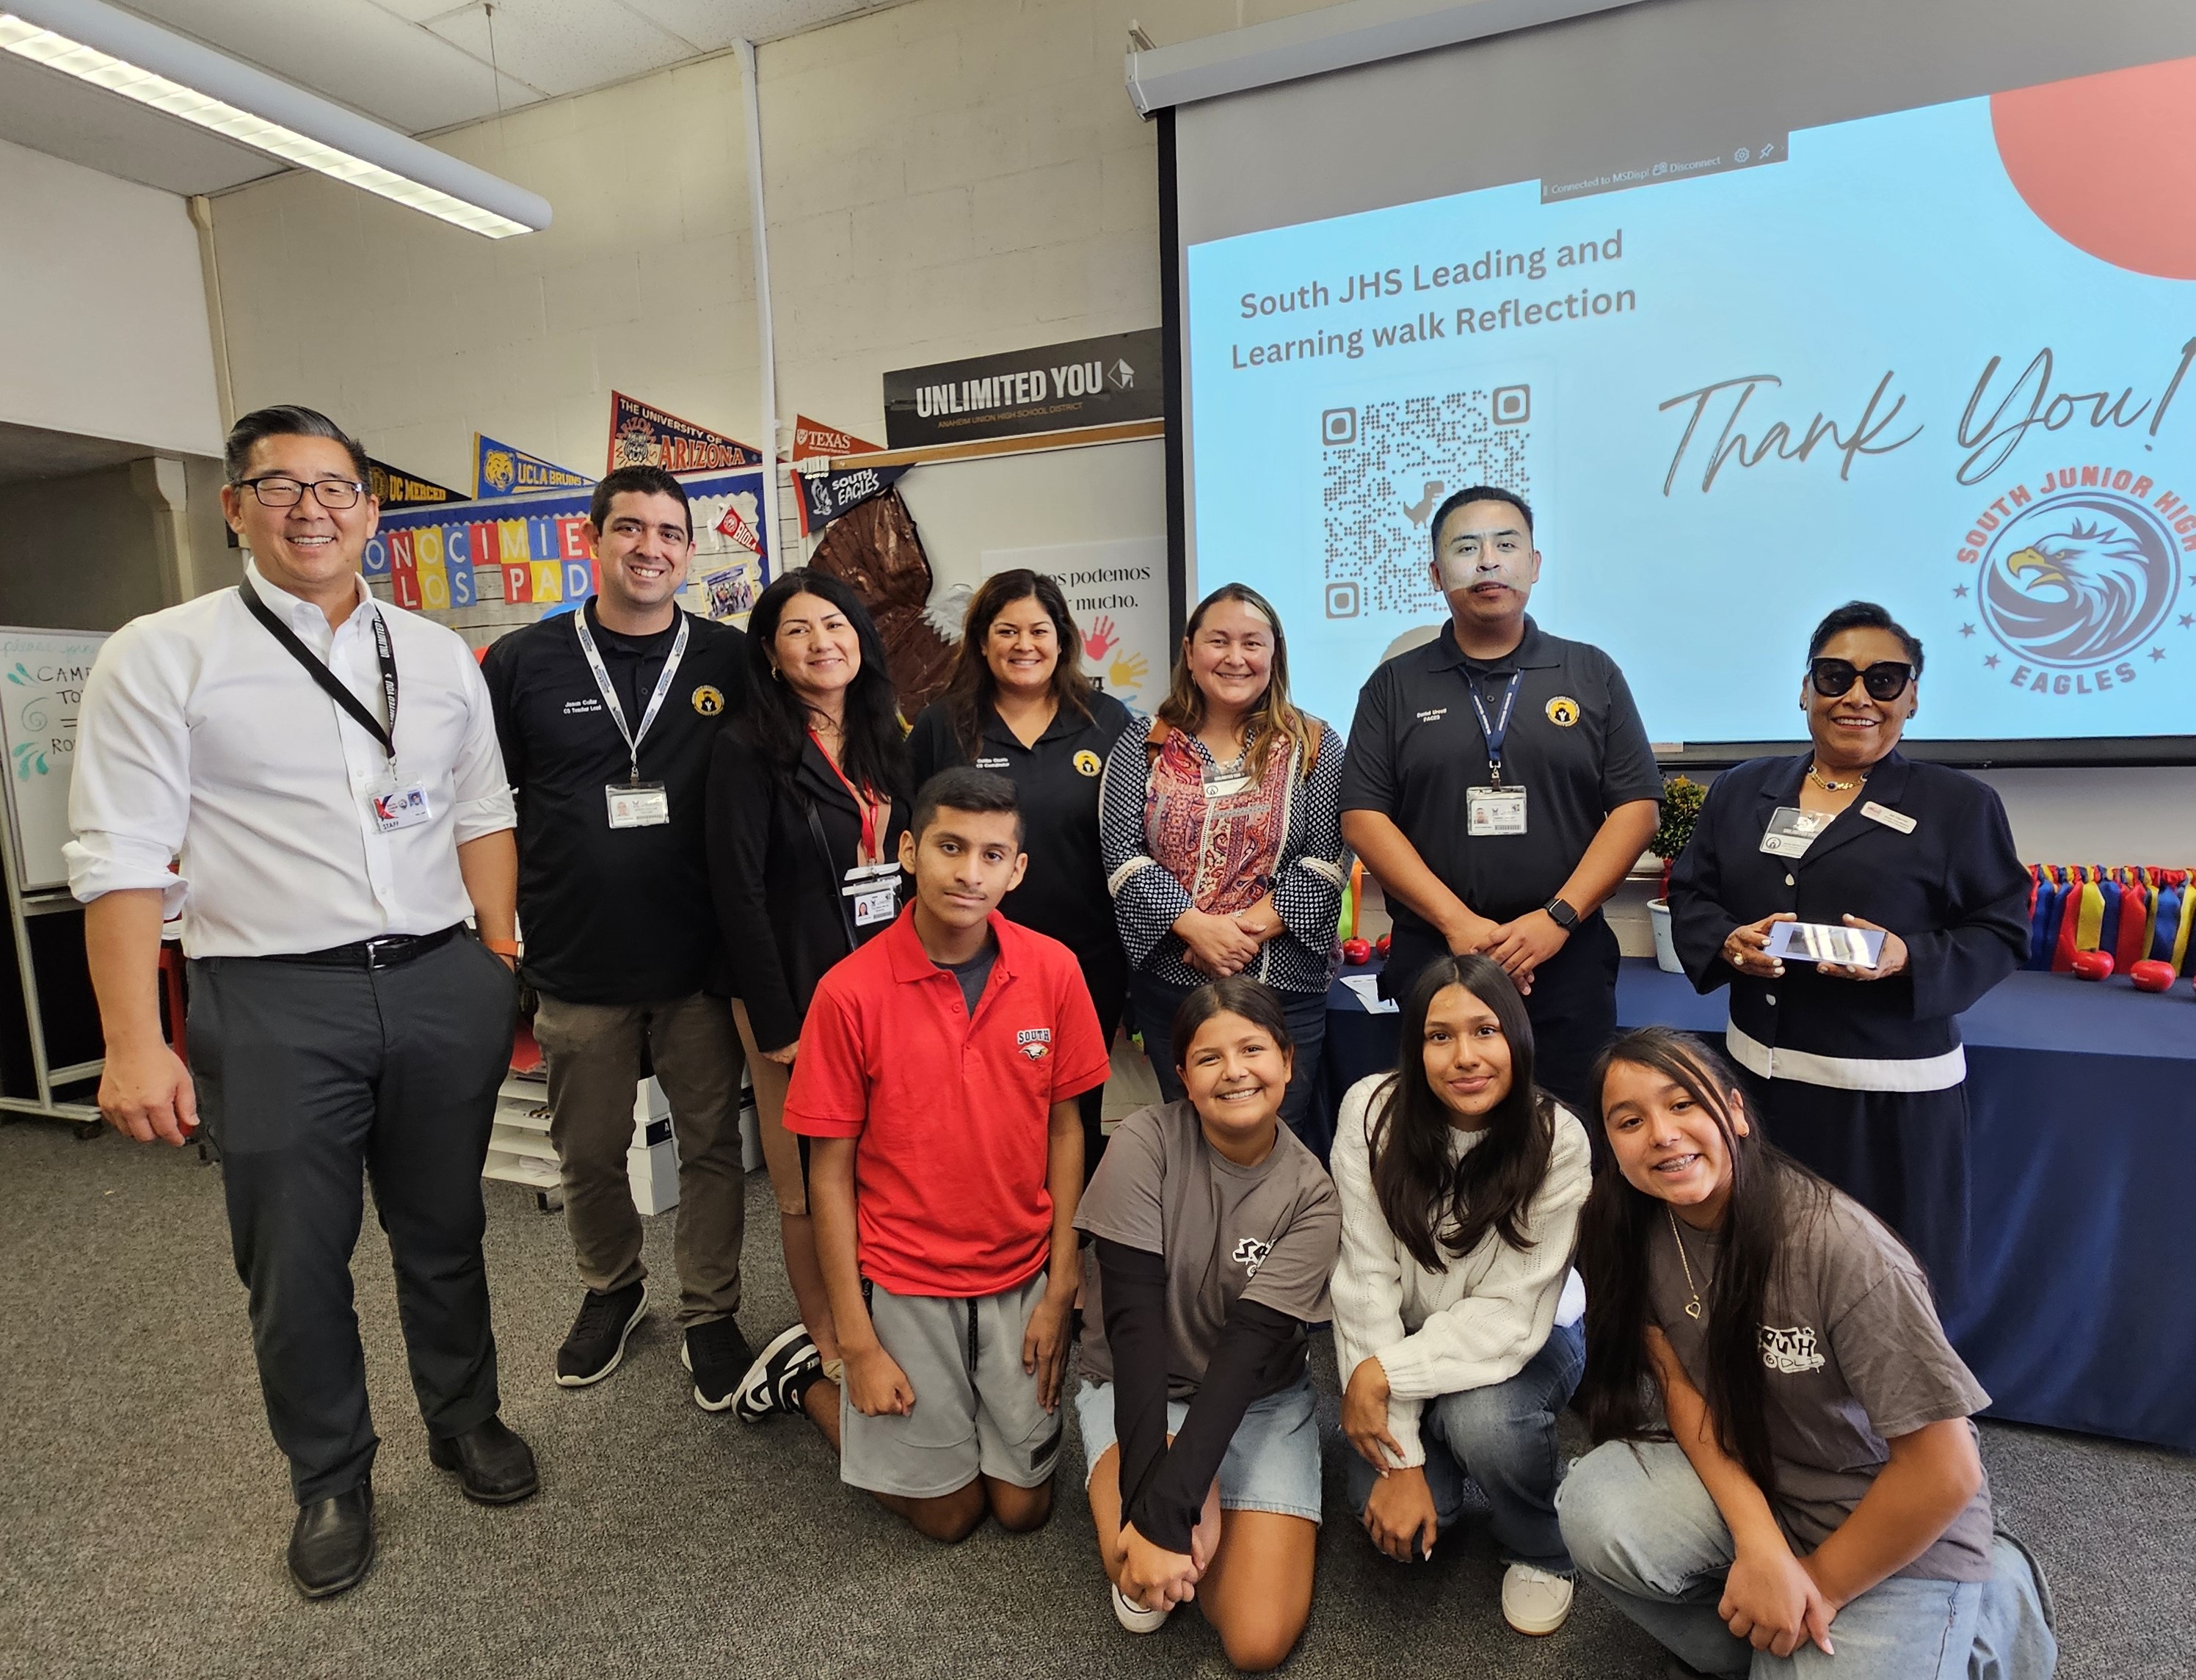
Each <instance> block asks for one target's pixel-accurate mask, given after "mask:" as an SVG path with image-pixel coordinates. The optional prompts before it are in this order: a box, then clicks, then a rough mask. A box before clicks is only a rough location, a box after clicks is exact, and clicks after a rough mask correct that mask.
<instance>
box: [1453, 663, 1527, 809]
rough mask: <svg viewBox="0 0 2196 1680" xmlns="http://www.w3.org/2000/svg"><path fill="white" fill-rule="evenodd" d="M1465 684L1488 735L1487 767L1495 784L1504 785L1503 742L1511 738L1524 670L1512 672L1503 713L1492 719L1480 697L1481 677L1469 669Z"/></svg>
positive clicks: (1465, 676)
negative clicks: (1511, 716)
mask: <svg viewBox="0 0 2196 1680" xmlns="http://www.w3.org/2000/svg"><path fill="white" fill-rule="evenodd" d="M1464 680H1465V686H1466V687H1467V688H1469V689H1470V690H1471V709H1472V710H1473V711H1474V712H1477V713H1478V714H1479V732H1480V733H1481V734H1482V735H1483V736H1486V737H1487V769H1488V775H1489V776H1491V777H1492V778H1493V780H1494V785H1495V786H1496V787H1498V788H1500V786H1501V785H1502V743H1503V742H1504V741H1505V740H1506V739H1508V738H1509V735H1510V713H1511V712H1513V711H1514V710H1516V709H1517V690H1518V687H1519V685H1520V684H1523V682H1524V680H1525V673H1523V671H1512V672H1511V673H1510V686H1509V688H1508V689H1507V690H1505V692H1504V694H1503V696H1502V715H1501V716H1500V717H1499V718H1494V719H1489V718H1488V715H1487V702H1486V701H1483V700H1482V699H1481V698H1480V697H1479V678H1477V677H1476V676H1474V675H1473V674H1472V673H1471V672H1470V671H1469V670H1467V671H1466V672H1465V673H1464Z"/></svg>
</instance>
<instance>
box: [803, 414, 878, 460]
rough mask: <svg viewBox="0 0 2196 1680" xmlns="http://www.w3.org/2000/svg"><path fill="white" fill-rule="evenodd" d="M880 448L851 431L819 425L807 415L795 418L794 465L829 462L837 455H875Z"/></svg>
mask: <svg viewBox="0 0 2196 1680" xmlns="http://www.w3.org/2000/svg"><path fill="white" fill-rule="evenodd" d="M876 453H878V446H877V445H876V444H874V443H864V442H863V441H862V440H861V439H860V438H858V437H857V436H854V435H853V433H852V432H850V431H840V430H836V429H835V428H834V427H831V426H826V425H819V424H817V423H816V422H815V421H813V420H812V419H809V418H808V417H807V416H806V414H795V416H794V417H793V464H794V465H795V466H798V465H800V463H801V462H803V461H813V460H829V459H831V458H832V457H834V456H836V455H874V454H876Z"/></svg>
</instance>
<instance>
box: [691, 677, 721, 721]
mask: <svg viewBox="0 0 2196 1680" xmlns="http://www.w3.org/2000/svg"><path fill="white" fill-rule="evenodd" d="M694 709H695V710H696V712H699V713H701V714H702V716H703V717H705V718H714V717H715V716H716V715H717V713H719V712H721V711H723V710H724V709H725V691H724V690H722V689H720V688H717V687H715V686H714V685H713V684H708V683H704V684H702V686H701V687H700V688H698V689H696V690H694Z"/></svg>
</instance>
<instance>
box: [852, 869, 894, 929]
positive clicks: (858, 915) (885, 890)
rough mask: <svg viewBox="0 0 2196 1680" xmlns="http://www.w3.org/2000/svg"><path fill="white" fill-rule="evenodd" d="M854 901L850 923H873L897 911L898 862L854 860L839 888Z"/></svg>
mask: <svg viewBox="0 0 2196 1680" xmlns="http://www.w3.org/2000/svg"><path fill="white" fill-rule="evenodd" d="M839 890H840V891H841V892H843V893H845V894H846V895H847V897H848V898H852V900H853V901H854V926H855V927H876V925H877V924H878V923H879V922H883V921H891V920H892V919H893V917H894V916H896V915H899V864H897V863H857V864H855V865H854V867H853V868H852V869H849V870H847V879H846V884H845V885H844V886H841V888H840V889H839Z"/></svg>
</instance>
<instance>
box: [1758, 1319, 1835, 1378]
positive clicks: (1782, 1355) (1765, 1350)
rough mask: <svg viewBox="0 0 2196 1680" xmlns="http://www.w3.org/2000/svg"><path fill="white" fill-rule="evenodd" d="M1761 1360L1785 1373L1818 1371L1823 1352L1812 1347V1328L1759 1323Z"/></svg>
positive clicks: (1791, 1374)
mask: <svg viewBox="0 0 2196 1680" xmlns="http://www.w3.org/2000/svg"><path fill="white" fill-rule="evenodd" d="M1761 1362H1762V1364H1764V1365H1767V1366H1768V1367H1769V1368H1770V1369H1771V1371H1781V1372H1782V1373H1783V1375H1785V1376H1787V1377H1797V1376H1799V1375H1800V1374H1801V1373H1802V1372H1805V1371H1820V1370H1821V1369H1822V1368H1823V1364H1824V1360H1823V1356H1822V1354H1819V1353H1817V1352H1816V1350H1815V1332H1814V1331H1813V1330H1812V1329H1811V1328H1809V1327H1808V1326H1807V1325H1794V1327H1793V1328H1792V1329H1790V1330H1777V1329H1775V1328H1774V1327H1772V1326H1771V1325H1762V1326H1761Z"/></svg>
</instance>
